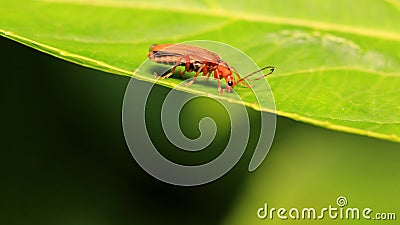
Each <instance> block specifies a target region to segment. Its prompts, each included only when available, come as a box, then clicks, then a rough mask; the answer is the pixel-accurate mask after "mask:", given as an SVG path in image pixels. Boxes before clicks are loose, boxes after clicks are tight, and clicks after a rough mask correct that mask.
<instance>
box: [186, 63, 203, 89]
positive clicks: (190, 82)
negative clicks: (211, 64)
mask: <svg viewBox="0 0 400 225" xmlns="http://www.w3.org/2000/svg"><path fill="white" fill-rule="evenodd" d="M203 68H204V64H203V65H202V66H200V68H199V69H198V70H197V72H196V74H195V75H194V77H193V78H192V80H191V81H189V83H187V84H185V87H189V86H190V85H192V84H193V83H194V81H195V80H196V78H197V76H199V74H200V72H201V71H202V70H203Z"/></svg>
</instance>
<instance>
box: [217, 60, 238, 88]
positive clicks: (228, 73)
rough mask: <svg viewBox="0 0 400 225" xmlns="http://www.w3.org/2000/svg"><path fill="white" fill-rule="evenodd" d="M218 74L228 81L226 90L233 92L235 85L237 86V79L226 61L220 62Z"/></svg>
mask: <svg viewBox="0 0 400 225" xmlns="http://www.w3.org/2000/svg"><path fill="white" fill-rule="evenodd" d="M217 70H218V74H219V75H220V78H225V81H226V91H228V92H232V89H233V86H235V84H236V81H235V79H234V78H233V76H232V70H231V68H229V66H228V64H226V62H220V63H219V64H218V66H217Z"/></svg>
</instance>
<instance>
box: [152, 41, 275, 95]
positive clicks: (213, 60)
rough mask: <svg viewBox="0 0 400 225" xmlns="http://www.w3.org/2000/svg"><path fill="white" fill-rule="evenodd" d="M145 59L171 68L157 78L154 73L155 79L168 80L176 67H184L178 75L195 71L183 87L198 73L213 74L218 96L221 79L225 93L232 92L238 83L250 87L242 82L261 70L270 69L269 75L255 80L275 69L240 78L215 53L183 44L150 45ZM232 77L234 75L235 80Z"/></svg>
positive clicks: (208, 75)
mask: <svg viewBox="0 0 400 225" xmlns="http://www.w3.org/2000/svg"><path fill="white" fill-rule="evenodd" d="M147 57H148V58H149V59H150V60H152V61H154V62H156V63H161V64H166V65H172V66H173V67H172V68H171V70H170V72H169V73H167V74H164V75H162V76H158V75H157V74H156V73H155V75H156V77H159V78H161V79H164V78H168V77H169V76H171V75H172V74H173V73H174V72H175V69H176V67H178V66H184V67H185V70H184V71H182V72H180V75H182V74H184V73H185V72H193V71H195V72H196V74H195V75H194V77H193V78H192V80H191V81H190V82H189V83H187V84H186V85H185V86H190V85H191V84H193V83H194V81H195V80H196V78H197V76H198V75H199V74H200V73H202V75H203V76H206V77H210V76H211V73H213V75H214V78H215V79H217V80H218V92H219V93H220V94H222V92H223V90H222V88H221V83H220V80H221V79H225V81H226V88H225V89H226V91H227V92H232V90H233V87H234V86H235V85H237V84H239V83H240V84H243V85H244V86H247V87H250V86H249V85H247V84H246V83H245V82H244V80H245V79H247V78H248V77H250V76H252V75H254V74H256V73H258V72H260V71H262V70H265V69H270V72H269V73H267V74H264V75H263V76H261V77H258V78H256V79H255V80H259V79H261V78H263V77H265V76H268V75H269V74H271V73H272V72H274V69H275V67H273V66H267V67H264V68H262V69H260V70H257V71H255V72H253V73H250V74H248V75H247V76H245V77H241V76H240V75H239V73H238V72H237V71H236V69H235V68H233V67H230V66H229V65H228V64H227V63H226V62H225V61H223V60H222V59H221V57H220V56H219V55H218V54H216V53H215V52H212V51H209V50H207V49H204V48H200V47H196V46H192V45H185V44H161V45H158V44H154V45H151V46H150V48H149V54H148V55H147ZM234 75H236V79H235V76H234Z"/></svg>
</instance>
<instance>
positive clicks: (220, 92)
mask: <svg viewBox="0 0 400 225" xmlns="http://www.w3.org/2000/svg"><path fill="white" fill-rule="evenodd" d="M218 92H219V94H220V95H222V92H223V90H222V88H221V80H220V79H218Z"/></svg>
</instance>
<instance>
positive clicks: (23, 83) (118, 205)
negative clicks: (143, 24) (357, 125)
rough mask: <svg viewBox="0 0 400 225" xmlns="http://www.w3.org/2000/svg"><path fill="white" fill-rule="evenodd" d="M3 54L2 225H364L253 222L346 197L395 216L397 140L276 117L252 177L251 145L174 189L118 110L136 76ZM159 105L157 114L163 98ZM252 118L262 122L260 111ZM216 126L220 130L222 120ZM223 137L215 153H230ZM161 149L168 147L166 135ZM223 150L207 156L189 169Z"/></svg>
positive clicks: (399, 177) (28, 54)
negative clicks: (222, 168)
mask: <svg viewBox="0 0 400 225" xmlns="http://www.w3.org/2000/svg"><path fill="white" fill-rule="evenodd" d="M0 49H1V60H0V64H1V68H2V72H1V75H2V76H1V79H2V81H1V82H0V85H1V87H0V92H1V95H0V96H1V114H2V116H1V118H2V122H1V124H2V126H1V127H2V132H1V137H2V138H1V140H2V145H1V146H2V147H1V151H0V167H1V170H0V171H1V174H0V178H1V183H0V193H1V194H0V224H7V225H13V224H43V225H45V224H49V225H50V224H51V225H64V224H85V225H88V224H114V225H115V224H266V223H268V224H281V223H284V224H292V223H302V224H314V223H315V224H339V223H340V224H364V223H365V220H360V221H351V220H349V221H346V220H331V219H329V218H326V219H323V220H316V221H308V220H299V221H293V220H288V221H283V220H278V219H274V220H268V219H267V220H265V221H263V220H260V219H258V218H257V216H256V211H257V209H258V208H259V207H262V206H263V205H264V203H268V204H269V205H271V207H285V208H290V207H298V208H302V207H316V208H321V207H327V206H328V205H330V204H331V205H336V203H335V202H336V198H337V197H338V196H345V197H346V198H347V199H348V201H349V206H350V207H360V208H364V207H370V208H372V209H373V210H374V211H376V212H378V211H380V212H396V213H397V216H398V215H399V213H400V212H399V209H400V207H399V205H398V202H399V200H400V192H399V190H400V163H399V162H398V161H399V158H400V151H399V150H400V144H399V143H392V142H388V141H382V140H377V139H373V138H368V137H364V136H358V135H352V134H346V133H340V132H335V131H331V130H326V129H323V128H318V127H314V126H311V125H306V124H304V123H299V122H295V121H293V120H289V119H285V118H282V117H278V125H277V130H276V138H275V141H274V144H273V146H272V148H271V151H270V153H269V155H268V156H267V159H266V160H265V161H264V163H263V164H262V165H261V167H259V168H258V169H257V170H256V171H255V172H253V173H249V172H247V166H248V163H249V159H250V157H251V154H252V152H251V147H250V148H249V149H250V151H246V153H245V157H244V158H243V159H242V160H241V161H240V162H239V163H238V165H237V166H236V167H235V168H234V169H233V170H232V171H230V172H229V173H228V174H227V175H225V176H224V177H222V178H221V179H219V180H217V181H215V182H212V183H210V184H207V185H202V186H198V187H178V186H172V185H169V184H165V183H163V182H160V181H158V180H156V179H154V178H153V177H151V176H150V175H148V174H147V173H146V172H145V171H144V170H142V169H141V168H140V167H139V166H138V165H137V164H136V162H135V161H134V159H133V158H132V156H131V154H130V152H129V150H128V148H127V147H126V145H125V141H124V137H123V132H122V125H121V108H122V100H123V95H124V91H125V87H126V85H127V83H128V82H129V78H127V77H122V76H116V75H110V74H106V73H103V72H99V71H95V70H92V69H87V68H84V67H81V66H78V65H75V64H72V63H68V62H65V61H62V60H60V59H56V58H54V57H51V56H48V55H45V54H43V53H40V52H38V51H36V50H33V49H30V48H28V47H25V46H22V45H21V44H18V43H15V42H12V41H10V40H7V39H5V38H0ZM143 58H144V57H143ZM168 91H169V89H168V88H164V87H160V86H157V88H156V90H154V92H155V93H156V94H161V95H162V94H166V93H168ZM152 104H154V105H152V106H151V107H154V112H155V113H154V114H155V115H156V114H157V113H156V109H157V101H154V103H152ZM210 104H215V102H213V101H212V100H207V99H199V100H197V101H195V102H193V103H191V104H188V106H187V107H194V110H196V111H198V114H193V113H191V114H190V115H189V116H188V115H187V114H184V115H183V116H182V120H181V123H182V124H186V125H185V126H184V127H183V131H184V132H185V133H186V134H187V135H188V136H192V137H195V136H196V135H198V134H197V133H196V130H195V131H194V132H193V129H188V127H189V128H190V127H191V126H195V127H197V122H196V121H197V120H198V118H200V117H201V116H202V115H203V116H204V114H205V113H206V111H205V110H204V108H207V106H210ZM216 107H217V106H216ZM192 110H193V109H192ZM216 110H218V108H217V109H216ZM184 111H185V109H184V110H183V112H184ZM191 112H192V111H191ZM249 112H250V114H252V118H253V119H252V124H256V123H257V113H256V112H254V111H253V110H251V109H249ZM221 113H224V112H223V111H221ZM214 114H218V112H214ZM220 123H221V124H222V125H220V124H219V128H220V127H221V126H222V127H223V126H224V125H223V124H224V123H226V121H224V120H222V121H220ZM159 126H160V125H159V124H157V123H155V122H154V123H151V124H150V129H152V130H153V131H152V132H154V133H153V135H154V136H155V137H158V135H162V133H161V132H160V131H159V129H158V128H159ZM252 132H254V131H252ZM253 134H254V133H253ZM253 136H256V134H254V135H253ZM224 138H226V137H225V136H224V135H221V137H219V138H218V140H217V141H216V145H217V146H218V145H221V146H223V143H224V140H225V139H224ZM163 141H164V142H165V143H163ZM158 144H166V139H165V137H160V139H159V143H158ZM219 153H220V152H218V149H217V150H216V151H212V150H209V151H207V153H206V154H204V155H200V156H199V158H195V159H193V161H194V162H201V161H203V160H205V159H207V158H213V157H215V156H216V155H218V154H219ZM165 154H169V156H174V154H176V153H174V151H170V152H168V153H165ZM177 155H178V158H179V157H185V158H187V156H186V155H183V156H182V155H179V154H177ZM178 160H179V159H178ZM196 160H198V161H196ZM377 224H397V223H396V221H385V222H379V223H377Z"/></svg>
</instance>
